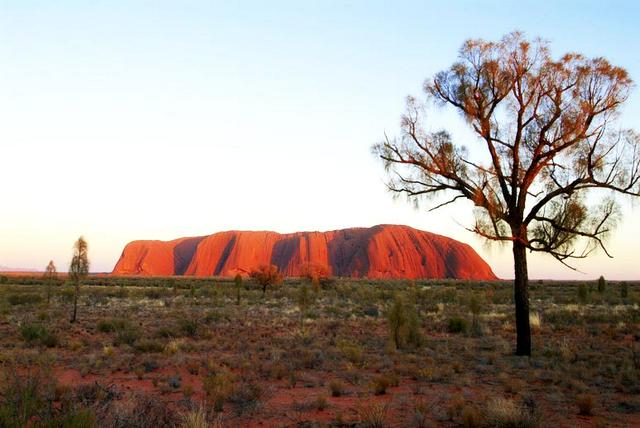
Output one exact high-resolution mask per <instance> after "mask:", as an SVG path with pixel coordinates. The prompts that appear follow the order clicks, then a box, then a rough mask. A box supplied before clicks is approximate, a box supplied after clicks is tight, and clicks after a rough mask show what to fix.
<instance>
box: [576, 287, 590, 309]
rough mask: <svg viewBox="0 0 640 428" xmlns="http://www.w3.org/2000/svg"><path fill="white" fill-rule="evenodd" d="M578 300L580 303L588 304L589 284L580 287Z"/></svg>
mask: <svg viewBox="0 0 640 428" xmlns="http://www.w3.org/2000/svg"><path fill="white" fill-rule="evenodd" d="M578 299H580V303H583V304H584V303H587V301H588V300H589V289H588V288H587V284H584V283H582V284H580V285H578Z"/></svg>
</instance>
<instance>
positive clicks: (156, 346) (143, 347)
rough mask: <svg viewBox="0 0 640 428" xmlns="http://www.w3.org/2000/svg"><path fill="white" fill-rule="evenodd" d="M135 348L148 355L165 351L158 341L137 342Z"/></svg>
mask: <svg viewBox="0 0 640 428" xmlns="http://www.w3.org/2000/svg"><path fill="white" fill-rule="evenodd" d="M134 348H135V349H136V350H137V351H138V352H146V353H153V352H156V353H157V352H162V351H163V350H164V345H163V344H162V343H160V342H158V341H157V340H153V339H141V340H138V341H137V342H135V346H134Z"/></svg>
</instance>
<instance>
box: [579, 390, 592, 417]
mask: <svg viewBox="0 0 640 428" xmlns="http://www.w3.org/2000/svg"><path fill="white" fill-rule="evenodd" d="M576 404H577V405H578V412H579V413H580V414H581V415H584V416H591V415H593V408H594V407H595V404H596V403H595V399H594V398H593V395H591V394H580V395H578V396H577V397H576Z"/></svg>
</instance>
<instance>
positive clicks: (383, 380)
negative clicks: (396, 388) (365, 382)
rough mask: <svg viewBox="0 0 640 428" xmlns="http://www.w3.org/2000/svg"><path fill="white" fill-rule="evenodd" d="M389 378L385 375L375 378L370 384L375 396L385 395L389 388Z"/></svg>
mask: <svg viewBox="0 0 640 428" xmlns="http://www.w3.org/2000/svg"><path fill="white" fill-rule="evenodd" d="M389 384H390V381H389V378H388V377H387V376H385V375H381V376H376V377H375V378H374V379H373V382H372V389H373V393H374V394H375V395H384V394H386V393H387V388H389Z"/></svg>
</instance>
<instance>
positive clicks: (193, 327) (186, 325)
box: [178, 318, 198, 337]
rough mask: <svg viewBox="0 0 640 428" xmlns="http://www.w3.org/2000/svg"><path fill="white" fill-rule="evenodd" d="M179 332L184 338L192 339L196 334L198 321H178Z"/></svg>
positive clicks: (183, 319) (186, 319) (185, 319)
mask: <svg viewBox="0 0 640 428" xmlns="http://www.w3.org/2000/svg"><path fill="white" fill-rule="evenodd" d="M178 326H179V328H180V331H181V332H182V333H183V334H185V335H186V336H190V337H194V336H195V335H196V334H197V333H198V321H196V320H195V319H190V318H182V319H180V320H179V321H178Z"/></svg>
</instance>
